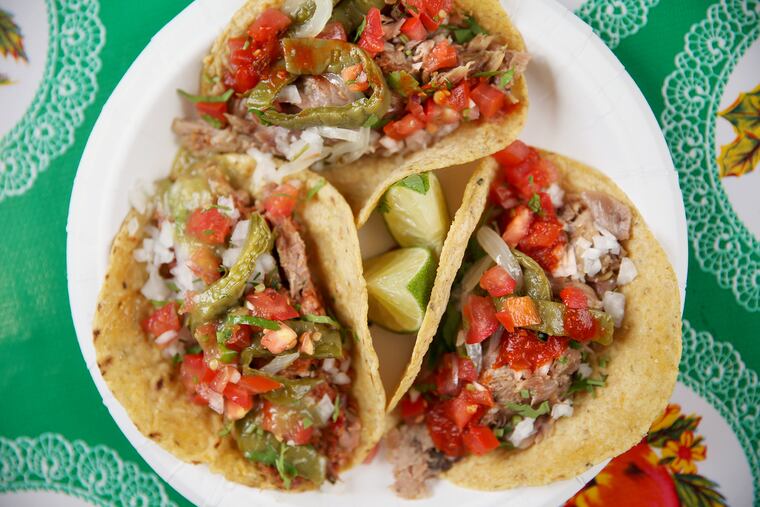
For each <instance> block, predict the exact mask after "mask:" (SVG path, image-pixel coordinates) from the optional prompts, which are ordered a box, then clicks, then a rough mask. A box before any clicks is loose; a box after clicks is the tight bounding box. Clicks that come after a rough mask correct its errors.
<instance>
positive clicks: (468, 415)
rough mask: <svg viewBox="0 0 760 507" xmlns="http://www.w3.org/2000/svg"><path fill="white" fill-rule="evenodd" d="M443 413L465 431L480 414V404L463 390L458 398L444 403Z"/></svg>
mask: <svg viewBox="0 0 760 507" xmlns="http://www.w3.org/2000/svg"><path fill="white" fill-rule="evenodd" d="M443 412H444V413H445V414H446V417H448V418H449V420H450V421H451V422H453V423H454V424H456V426H457V428H459V429H460V430H463V429H464V427H465V426H467V423H469V422H470V419H472V418H473V417H474V416H475V414H476V413H477V412H478V404H477V403H475V402H473V401H472V400H471V399H470V398H469V396H468V395H467V390H466V389H462V390H461V391H460V392H459V395H458V396H457V397H456V398H452V399H450V400H446V401H444V402H443Z"/></svg>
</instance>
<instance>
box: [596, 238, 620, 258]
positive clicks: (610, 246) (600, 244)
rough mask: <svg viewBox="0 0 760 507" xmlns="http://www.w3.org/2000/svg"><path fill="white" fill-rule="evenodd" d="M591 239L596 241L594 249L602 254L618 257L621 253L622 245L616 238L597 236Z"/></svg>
mask: <svg viewBox="0 0 760 507" xmlns="http://www.w3.org/2000/svg"><path fill="white" fill-rule="evenodd" d="M591 239H592V240H593V241H594V248H596V249H597V250H599V251H600V252H601V253H602V254H605V253H607V252H609V253H611V254H614V255H617V254H619V253H620V243H618V241H617V239H615V237H614V236H612V237H610V236H606V235H600V234H597V235H596V236H594V237H593V238H591Z"/></svg>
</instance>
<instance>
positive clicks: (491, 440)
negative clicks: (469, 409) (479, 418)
mask: <svg viewBox="0 0 760 507" xmlns="http://www.w3.org/2000/svg"><path fill="white" fill-rule="evenodd" d="M462 442H463V443H464V446H465V448H467V450H468V451H469V452H470V453H471V454H474V455H476V456H482V455H484V454H488V453H489V452H491V451H493V450H494V449H496V448H497V447H499V440H498V439H497V438H496V436H495V435H494V434H493V431H491V428H489V427H488V426H480V425H478V426H470V427H469V428H467V431H465V432H464V435H462Z"/></svg>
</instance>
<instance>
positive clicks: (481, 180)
mask: <svg viewBox="0 0 760 507" xmlns="http://www.w3.org/2000/svg"><path fill="white" fill-rule="evenodd" d="M485 181H486V180H484V179H483V178H478V181H477V184H478V185H482V184H483V183H485Z"/></svg>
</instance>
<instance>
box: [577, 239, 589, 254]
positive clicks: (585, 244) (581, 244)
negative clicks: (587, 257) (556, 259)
mask: <svg viewBox="0 0 760 507" xmlns="http://www.w3.org/2000/svg"><path fill="white" fill-rule="evenodd" d="M575 245H576V246H577V247H578V248H579V249H580V251H581V252H583V251H584V250H587V249H589V248H591V242H590V241H589V240H587V239H586V238H584V237H580V238H578V239H577V240H575Z"/></svg>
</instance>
